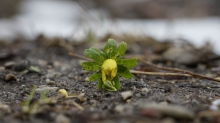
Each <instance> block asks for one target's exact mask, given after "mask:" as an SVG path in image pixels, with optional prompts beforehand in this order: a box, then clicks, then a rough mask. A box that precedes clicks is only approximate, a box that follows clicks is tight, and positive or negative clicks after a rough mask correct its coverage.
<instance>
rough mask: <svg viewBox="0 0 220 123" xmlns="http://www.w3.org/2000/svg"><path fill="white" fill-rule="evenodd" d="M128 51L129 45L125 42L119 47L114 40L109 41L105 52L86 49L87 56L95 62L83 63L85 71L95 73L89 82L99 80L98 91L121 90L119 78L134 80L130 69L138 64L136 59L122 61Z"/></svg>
mask: <svg viewBox="0 0 220 123" xmlns="http://www.w3.org/2000/svg"><path fill="white" fill-rule="evenodd" d="M126 49H127V44H126V43H125V42H121V43H120V44H119V45H118V46H117V44H116V41H115V40H114V39H109V40H108V42H107V43H106V45H105V47H104V50H103V51H101V50H98V49H96V48H90V49H86V50H85V52H84V53H85V55H86V56H87V57H89V58H91V59H93V60H94V61H91V62H83V63H82V67H83V69H84V70H87V71H94V72H95V73H94V74H92V75H91V76H90V77H89V81H97V80H98V81H99V82H98V89H104V90H106V91H117V90H120V88H121V84H120V81H119V76H121V77H123V78H132V77H133V75H132V74H131V73H130V71H129V69H130V68H132V67H134V66H135V65H136V64H137V59H136V58H131V59H122V56H123V55H124V53H125V51H126Z"/></svg>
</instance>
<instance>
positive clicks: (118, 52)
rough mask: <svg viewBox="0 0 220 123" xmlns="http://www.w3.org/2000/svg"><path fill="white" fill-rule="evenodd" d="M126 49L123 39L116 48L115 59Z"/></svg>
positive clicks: (119, 57)
mask: <svg viewBox="0 0 220 123" xmlns="http://www.w3.org/2000/svg"><path fill="white" fill-rule="evenodd" d="M126 49H127V44H126V43H125V42H124V41H123V42H121V43H120V44H119V46H118V48H117V52H116V55H115V57H116V58H115V59H116V60H118V59H121V57H122V56H123V55H124V54H125V52H126Z"/></svg>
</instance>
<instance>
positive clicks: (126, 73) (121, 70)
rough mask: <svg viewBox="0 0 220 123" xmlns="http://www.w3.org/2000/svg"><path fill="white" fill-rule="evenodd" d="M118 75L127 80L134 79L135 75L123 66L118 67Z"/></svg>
mask: <svg viewBox="0 0 220 123" xmlns="http://www.w3.org/2000/svg"><path fill="white" fill-rule="evenodd" d="M118 74H119V75H120V76H122V77H124V78H127V79H128V78H132V77H134V75H133V74H131V73H130V71H129V69H128V68H127V67H124V66H122V65H118Z"/></svg>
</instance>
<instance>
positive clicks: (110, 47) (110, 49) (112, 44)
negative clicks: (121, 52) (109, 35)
mask: <svg viewBox="0 0 220 123" xmlns="http://www.w3.org/2000/svg"><path fill="white" fill-rule="evenodd" d="M104 52H105V53H106V54H107V56H108V58H109V59H110V58H114V57H115V54H116V52H117V44H116V41H115V40H114V39H108V42H107V43H106V45H105V48H104Z"/></svg>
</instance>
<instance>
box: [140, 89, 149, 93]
mask: <svg viewBox="0 0 220 123" xmlns="http://www.w3.org/2000/svg"><path fill="white" fill-rule="evenodd" d="M141 92H144V93H148V92H150V90H149V89H148V88H142V89H141Z"/></svg>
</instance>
